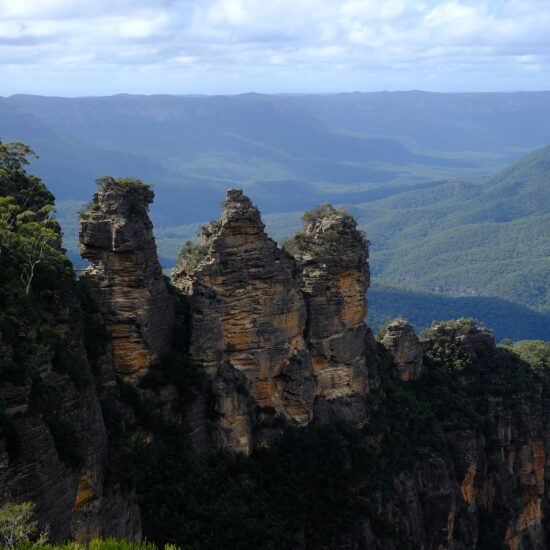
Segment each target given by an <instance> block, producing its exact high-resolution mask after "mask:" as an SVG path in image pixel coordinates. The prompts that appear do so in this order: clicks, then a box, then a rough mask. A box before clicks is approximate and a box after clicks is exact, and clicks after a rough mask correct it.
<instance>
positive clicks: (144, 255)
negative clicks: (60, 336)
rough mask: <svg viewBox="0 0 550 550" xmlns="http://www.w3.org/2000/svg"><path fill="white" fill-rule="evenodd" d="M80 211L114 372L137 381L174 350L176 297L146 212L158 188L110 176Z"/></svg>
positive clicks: (90, 284) (88, 276)
mask: <svg viewBox="0 0 550 550" xmlns="http://www.w3.org/2000/svg"><path fill="white" fill-rule="evenodd" d="M100 183H101V185H100V188H99V189H98V191H97V193H96V194H95V195H94V198H93V202H92V204H91V205H90V207H89V208H87V209H86V210H84V211H83V212H82V213H81V215H80V251H81V254H82V257H83V258H86V259H87V260H89V261H90V262H91V266H90V267H89V268H88V269H87V270H86V271H85V272H84V273H82V275H81V280H82V281H83V283H84V284H85V285H86V286H87V288H88V291H89V292H90V294H91V295H92V297H93V299H94V300H95V301H96V302H97V304H98V305H99V308H100V310H101V313H102V315H103V317H104V321H105V326H106V328H107V331H108V333H109V335H110V337H111V340H112V349H113V358H114V368H115V371H116V372H117V373H118V374H119V375H121V376H122V377H123V378H124V379H125V380H128V381H130V382H132V383H135V382H136V381H137V380H139V379H140V378H142V377H143V376H144V375H145V374H146V373H147V370H148V368H149V367H150V366H151V365H152V364H153V363H155V362H156V361H158V360H159V359H160V358H161V357H162V355H163V354H165V353H166V352H168V351H169V348H170V344H171V341H172V336H173V330H174V326H175V313H174V301H173V298H172V297H171V296H170V294H169V292H168V289H167V285H166V282H165V280H164V277H163V275H162V270H161V267H160V264H159V262H158V258H157V251H156V245H155V240H154V237H153V227H152V224H151V221H150V220H149V216H148V215H147V209H148V205H149V204H150V203H151V202H152V200H153V197H154V194H153V191H152V190H151V189H150V188H149V187H148V186H147V185H145V184H143V183H141V182H140V181H139V180H134V179H131V178H130V179H122V180H115V179H114V178H105V179H104V180H102V181H101V182H100Z"/></svg>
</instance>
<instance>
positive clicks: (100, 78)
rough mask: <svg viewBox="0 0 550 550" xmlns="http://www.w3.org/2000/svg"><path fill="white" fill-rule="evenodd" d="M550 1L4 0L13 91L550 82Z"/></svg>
mask: <svg viewBox="0 0 550 550" xmlns="http://www.w3.org/2000/svg"><path fill="white" fill-rule="evenodd" d="M549 29H550V0H477V1H469V0H450V1H433V0H432V1H430V0H426V1H422V0H417V1H410V0H156V1H153V0H0V95H2V96H8V95H12V94H16V93H32V94H42V95H61V96H89V95H110V94H115V93H139V94H157V93H168V94H235V93H245V92H252V91H254V92H260V93H285V92H286V93H312V92H313V93H331V92H345V91H379V90H413V89H415V90H419V89H421V90H429V91H443V92H453V91H517V90H548V89H550V30H549Z"/></svg>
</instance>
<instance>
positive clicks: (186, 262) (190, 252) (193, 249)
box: [178, 241, 210, 272]
mask: <svg viewBox="0 0 550 550" xmlns="http://www.w3.org/2000/svg"><path fill="white" fill-rule="evenodd" d="M209 250H210V244H209V243H200V242H197V241H187V242H186V243H185V244H184V245H183V247H182V249H181V250H180V253H179V254H178V264H180V265H181V266H182V267H184V268H185V270H186V271H188V272H192V271H194V270H195V269H196V268H197V267H198V266H199V265H200V263H201V262H202V261H203V260H204V259H205V258H206V256H208V251H209Z"/></svg>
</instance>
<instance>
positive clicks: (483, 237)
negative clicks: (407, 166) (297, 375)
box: [355, 147, 550, 311]
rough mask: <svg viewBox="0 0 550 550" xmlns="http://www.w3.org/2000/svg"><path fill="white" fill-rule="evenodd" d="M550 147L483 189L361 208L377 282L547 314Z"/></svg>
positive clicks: (463, 187)
mask: <svg viewBox="0 0 550 550" xmlns="http://www.w3.org/2000/svg"><path fill="white" fill-rule="evenodd" d="M549 210H550V147H545V148H542V149H539V150H537V151H535V152H533V153H532V154H530V155H528V156H526V157H525V158H523V159H522V160H520V161H519V162H518V163H516V164H514V165H512V166H511V167H509V168H507V169H505V170H503V171H501V172H499V173H497V174H496V175H495V176H493V177H492V178H490V179H489V180H488V181H487V182H485V183H483V184H477V185H473V184H464V183H460V182H455V183H445V184H442V185H441V186H439V187H436V188H434V189H431V190H429V191H417V192H410V193H406V194H402V195H400V196H399V197H394V198H388V199H385V200H381V201H377V202H375V203H372V204H364V205H358V206H357V209H356V210H355V212H356V214H357V216H358V218H359V220H360V223H361V224H362V226H363V227H365V228H366V229H367V231H368V233H369V235H370V236H371V239H372V240H373V242H374V247H375V250H376V252H375V253H373V265H374V270H375V274H376V276H377V277H378V279H379V280H380V281H381V282H389V283H392V284H394V285H395V284H398V285H400V286H403V287H407V288H409V289H413V290H424V291H438V292H442V293H446V294H450V295H454V296H487V297H497V298H501V299H504V300H507V301H511V302H514V303H516V304H520V305H525V306H528V307H531V308H533V309H535V310H538V311H548V310H549V309H550V295H549V294H548V288H550V254H549V251H550V231H549V228H550V214H548V212H549Z"/></svg>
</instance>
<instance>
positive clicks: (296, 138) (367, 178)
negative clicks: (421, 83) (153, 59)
mask: <svg viewBox="0 0 550 550" xmlns="http://www.w3.org/2000/svg"><path fill="white" fill-rule="evenodd" d="M549 115H550V92H537V93H535V92H532V93H514V94H512V93H503V94H434V93H425V92H402V93H368V94H362V93H353V94H335V95H303V96H291V95H277V96H267V95H257V94H246V95H241V96H211V97H206V96H193V97H190V96H129V95H119V96H112V97H103V98H78V99H67V98H46V97H39V96H13V97H10V98H0V138H1V139H2V140H4V141H9V140H13V139H17V140H21V141H24V142H26V143H28V144H30V145H31V146H32V147H33V148H34V149H35V150H36V152H37V153H38V155H39V156H40V159H39V160H38V161H36V162H35V163H33V166H32V171H33V172H35V173H36V174H37V175H39V176H40V177H42V178H43V179H44V180H45V182H46V183H47V184H48V186H49V187H50V188H51V189H52V191H53V192H54V193H55V195H56V197H57V199H58V208H59V215H60V218H61V220H62V222H63V224H64V228H65V233H66V243H67V246H68V248H69V250H70V252H72V253H73V257H75V253H76V210H77V209H78V207H79V205H81V203H82V201H84V200H86V199H87V198H88V197H89V196H90V192H91V190H93V187H94V184H93V181H94V179H95V178H97V177H98V176H101V175H105V174H109V175H113V176H124V175H132V176H138V177H141V178H142V179H143V180H145V181H150V182H152V183H153V184H154V187H155V191H156V199H155V203H154V205H153V207H152V217H153V220H154V223H155V231H156V235H157V241H158V244H159V250H160V254H161V256H162V257H163V258H164V261H165V264H166V265H169V264H170V262H171V261H173V260H174V258H175V257H176V255H177V252H178V250H179V247H180V246H181V244H182V242H183V241H184V240H186V239H189V238H192V237H193V236H194V233H195V231H196V228H197V226H198V224H199V223H202V222H206V221H209V220H210V219H212V218H215V217H217V215H218V210H217V208H216V207H215V205H216V204H217V202H218V201H219V200H221V199H222V198H223V195H224V191H225V190H226V189H227V188H229V187H243V188H245V190H246V193H247V194H248V195H249V196H250V197H251V198H252V199H253V200H254V202H255V203H256V204H257V205H258V206H259V207H260V209H261V210H262V211H263V212H264V215H265V219H266V221H267V223H268V230H269V232H270V234H271V235H272V236H273V237H274V238H278V239H282V238H284V237H285V236H288V235H290V234H291V233H292V232H293V231H294V230H295V229H296V228H297V227H298V226H299V216H300V214H301V212H302V211H303V210H305V209H308V208H311V207H312V206H314V205H315V204H317V203H319V202H327V201H328V202H332V203H334V204H346V205H347V206H348V207H349V208H350V210H351V211H352V213H353V214H354V216H356V218H357V219H358V221H359V223H360V225H361V227H362V228H363V229H365V230H366V231H367V233H368V236H369V238H370V240H371V241H372V249H371V250H372V254H371V267H372V270H373V274H374V281H375V283H376V285H377V286H375V288H374V290H373V292H372V294H371V300H370V302H371V312H370V314H369V315H370V316H371V324H373V325H376V324H377V323H379V322H381V321H383V320H385V319H386V318H389V317H390V316H395V315H396V314H399V313H402V314H404V315H406V316H408V317H409V318H410V319H411V320H412V321H413V322H415V323H416V324H417V326H418V327H419V328H421V327H422V326H423V323H424V324H425V322H427V321H425V319H433V318H448V317H453V316H457V315H460V314H467V315H474V316H476V317H478V318H479V319H480V320H482V321H485V322H487V323H488V324H490V325H492V326H493V327H494V329H495V335H496V337H497V338H500V337H504V336H508V337H512V338H546V339H548V338H550V329H549V328H548V327H549V325H550V322H549V319H548V317H547V313H548V311H550V293H549V292H548V290H547V289H548V288H550V257H549V254H550V231H549V229H550V214H549V213H548V212H549V211H550V208H549V207H550V193H549V186H550V148H542V149H540V150H537V151H535V152H534V153H532V154H530V156H527V157H526V158H525V159H524V160H522V161H520V162H519V163H518V164H515V165H514V166H512V167H511V168H505V167H507V166H509V165H511V164H512V163H514V162H516V161H518V160H519V159H520V158H521V157H523V156H524V155H526V154H527V153H530V152H531V151H533V150H535V149H538V148H541V147H544V146H546V145H547V144H549V143H550V116H549ZM502 169H504V170H503V171H499V170H502ZM418 291H429V292H432V293H433V292H437V293H438V294H439V295H438V296H434V295H430V296H429V297H430V298H431V299H430V300H428V299H427V297H426V295H425V294H416V293H417V292H418ZM442 295H443V296H442ZM480 296H482V297H483V298H479V297H480ZM465 300H466V301H465ZM421 304H424V305H421ZM426 309H428V311H426ZM464 310H466V311H464ZM495 312H499V313H498V314H495ZM451 313H452V315H451Z"/></svg>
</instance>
